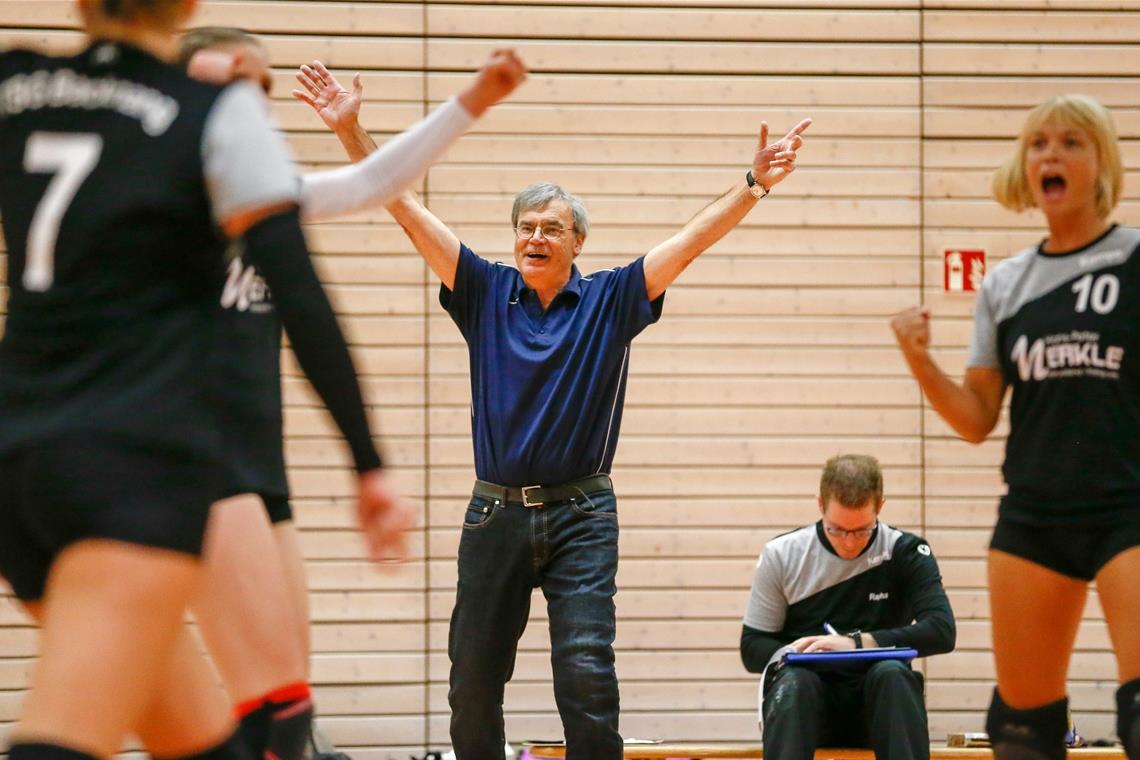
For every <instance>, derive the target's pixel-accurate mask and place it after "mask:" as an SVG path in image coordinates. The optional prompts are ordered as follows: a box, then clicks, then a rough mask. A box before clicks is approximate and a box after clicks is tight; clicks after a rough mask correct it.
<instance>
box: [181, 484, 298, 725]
mask: <svg viewBox="0 0 1140 760" xmlns="http://www.w3.org/2000/svg"><path fill="white" fill-rule="evenodd" d="M205 560H206V561H205V568H204V569H205V578H204V579H203V583H202V589H201V593H200V594H198V596H197V597H196V598H195V599H194V602H193V608H194V615H195V617H196V618H197V620H198V624H199V628H200V630H201V632H202V638H203V639H204V640H205V642H206V647H207V648H208V649H209V650H210V654H211V655H213V658H214V662H215V663H216V664H217V666H218V670H219V671H220V672H221V675H222V680H223V681H224V682H225V685H226V689H227V690H228V691H229V694H230V697H231V699H232V700H233V701H234V702H235V703H240V702H245V701H247V700H251V699H256V698H260V697H261V696H263V695H264V694H265V693H266V692H268V691H271V690H273V689H276V688H279V687H281V686H284V685H286V684H290V683H295V682H297V681H302V680H305V677H306V675H305V673H306V665H307V653H306V651H305V650H304V648H303V647H302V646H301V642H300V641H299V640H298V636H297V634H296V631H297V630H298V627H299V623H298V622H297V619H296V618H297V615H296V612H295V610H294V607H295V602H294V600H293V596H292V592H291V589H290V582H291V580H290V578H289V577H288V576H287V575H286V574H285V571H284V568H283V564H282V562H281V559H280V553H279V549H278V546H277V540H276V538H275V535H274V531H273V527H272V525H271V524H270V522H269V518H268V516H267V515H266V513H265V507H264V505H263V504H262V502H261V499H260V497H258V496H255V495H244V496H235V497H233V498H231V499H225V500H223V501H220V502H218V503H217V504H215V505H214V506H213V508H212V509H211V511H210V522H209V526H208V528H207V530H206V549H205Z"/></svg>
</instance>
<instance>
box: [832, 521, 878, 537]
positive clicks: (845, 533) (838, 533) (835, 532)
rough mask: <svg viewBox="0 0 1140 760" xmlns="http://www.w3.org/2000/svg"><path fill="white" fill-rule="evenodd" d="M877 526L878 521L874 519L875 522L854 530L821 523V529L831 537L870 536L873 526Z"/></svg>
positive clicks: (873, 530)
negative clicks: (867, 526)
mask: <svg viewBox="0 0 1140 760" xmlns="http://www.w3.org/2000/svg"><path fill="white" fill-rule="evenodd" d="M877 527H879V521H878V520H876V521H875V524H874V525H872V526H870V527H869V528H856V529H854V530H845V529H843V528H837V527H835V526H834V525H828V524H827V523H824V524H823V530H824V532H825V533H827V535H829V536H831V537H832V538H870V537H871V534H872V533H874V532H875V528H877Z"/></svg>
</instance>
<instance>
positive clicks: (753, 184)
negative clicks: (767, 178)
mask: <svg viewBox="0 0 1140 760" xmlns="http://www.w3.org/2000/svg"><path fill="white" fill-rule="evenodd" d="M744 180H745V181H746V182H747V183H748V192H750V193H752V197H753V198H755V199H756V200H760V199H761V198H763V197H764V196H765V195H767V194H768V190H767V189H766V188H765V187H764V186H763V185H761V184H760V183H759V182H757V181H756V177H755V176H753V174H752V170H751V169H749V170H748V172H747V173H745V175H744Z"/></svg>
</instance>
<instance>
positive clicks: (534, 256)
mask: <svg viewBox="0 0 1140 760" xmlns="http://www.w3.org/2000/svg"><path fill="white" fill-rule="evenodd" d="M526 257H527V259H528V260H530V261H544V260H546V259H548V258H550V257H549V256H547V255H546V254H545V253H539V252H538V251H531V252H530V253H528V254H527V255H526Z"/></svg>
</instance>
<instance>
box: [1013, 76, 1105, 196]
mask: <svg viewBox="0 0 1140 760" xmlns="http://www.w3.org/2000/svg"><path fill="white" fill-rule="evenodd" d="M1049 123H1053V124H1057V125H1060V126H1062V127H1069V128H1073V129H1079V130H1081V131H1083V132H1085V133H1086V134H1088V136H1089V138H1091V139H1092V141H1093V144H1094V145H1095V146H1096V155H1097V163H1098V165H1099V169H1100V174H1099V176H1098V177H1097V182H1096V210H1097V214H1098V215H1099V216H1100V218H1101V219H1105V218H1107V217H1108V215H1109V214H1111V213H1112V209H1114V208H1115V207H1116V204H1117V202H1118V201H1119V200H1120V192H1121V188H1122V186H1123V184H1124V167H1123V164H1122V162H1121V159H1120V145H1119V144H1118V143H1117V139H1116V128H1115V127H1114V126H1113V124H1112V116H1111V115H1110V114H1109V112H1108V109H1107V108H1105V107H1104V106H1103V105H1101V104H1100V101H1098V100H1097V99H1096V98H1093V97H1089V96H1088V95H1054V96H1053V97H1051V98H1049V99H1048V100H1046V101H1045V102H1044V103H1042V104H1040V105H1039V106H1037V107H1036V108H1034V109H1033V110H1032V111H1030V112H1029V115H1028V116H1027V117H1026V119H1025V124H1023V125H1022V127H1021V134H1020V135H1018V138H1017V151H1016V152H1015V153H1014V154H1013V155H1012V156H1011V157H1010V158H1009V160H1007V161H1006V162H1005V163H1004V164H1002V165H1001V166H1000V167H999V168H998V170H997V172H996V173H995V174H994V179H993V194H994V198H995V199H997V202H998V203H1000V204H1001V205H1003V206H1005V207H1006V208H1008V209H1010V210H1012V211H1024V210H1025V209H1027V208H1033V207H1034V206H1036V203H1034V201H1033V194H1032V193H1031V192H1030V190H1029V180H1028V178H1027V177H1026V176H1025V152H1026V149H1027V148H1028V146H1029V139H1030V137H1031V136H1032V135H1033V133H1034V132H1036V131H1037V130H1038V129H1040V128H1041V127H1042V126H1044V125H1045V124H1049Z"/></svg>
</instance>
